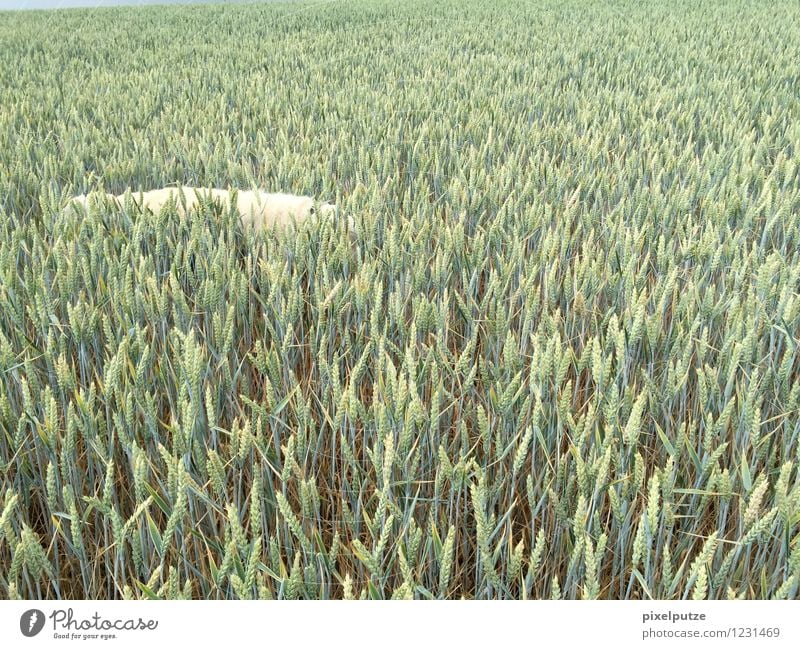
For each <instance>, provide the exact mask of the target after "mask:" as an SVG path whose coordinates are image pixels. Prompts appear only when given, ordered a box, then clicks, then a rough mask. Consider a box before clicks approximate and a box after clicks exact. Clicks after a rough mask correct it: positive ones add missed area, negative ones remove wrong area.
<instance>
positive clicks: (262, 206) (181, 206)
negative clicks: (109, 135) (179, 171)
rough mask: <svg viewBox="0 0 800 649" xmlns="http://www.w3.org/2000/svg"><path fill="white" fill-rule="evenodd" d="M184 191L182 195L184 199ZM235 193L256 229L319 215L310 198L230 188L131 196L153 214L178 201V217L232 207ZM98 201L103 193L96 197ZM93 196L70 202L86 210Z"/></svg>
mask: <svg viewBox="0 0 800 649" xmlns="http://www.w3.org/2000/svg"><path fill="white" fill-rule="evenodd" d="M181 191H182V192H183V195H182V196H181ZM234 193H235V194H236V210H237V211H238V212H239V214H240V215H241V218H242V224H243V225H245V226H252V227H255V228H268V227H272V226H278V227H285V226H287V225H289V224H290V223H291V222H292V220H294V221H296V222H298V223H299V222H301V221H304V220H306V219H309V218H313V217H315V216H316V215H317V208H316V207H315V201H314V199H313V198H311V197H310V196H296V195H294V194H270V193H268V192H262V191H243V190H238V191H236V192H234V191H232V190H228V189H206V188H203V187H182V188H178V187H165V188H164V189H154V190H152V191H147V192H139V193H133V192H131V196H132V197H133V200H134V201H135V202H136V204H137V205H138V206H139V207H140V208H142V209H145V208H146V209H148V210H150V211H151V212H154V213H156V212H159V211H160V210H161V209H162V208H163V207H164V205H166V204H167V203H168V202H169V201H170V200H174V201H175V207H176V209H177V210H178V213H179V214H185V213H186V212H187V211H189V210H191V209H192V208H194V207H196V206H197V204H198V201H199V200H208V199H210V200H212V201H215V202H218V203H220V204H221V205H224V206H226V207H227V206H229V205H231V201H232V199H233V195H234ZM95 196H97V197H98V198H99V197H101V196H103V195H102V194H99V195H95ZM91 197H92V195H91V194H90V195H89V196H87V195H85V194H81V195H79V196H76V197H75V198H73V199H72V201H71V202H74V203H78V204H80V205H81V206H82V207H84V208H85V207H86V205H87V203H88V201H89V199H90V198H91ZM105 198H106V199H107V200H111V201H115V202H117V203H119V204H122V203H123V202H124V199H125V194H119V195H116V196H115V195H114V194H105ZM336 213H337V209H336V206H335V205H332V204H331V203H327V202H324V203H321V204H320V205H319V215H320V216H322V217H323V218H333V217H334V216H335V215H336ZM352 227H353V222H352V219H350V218H348V228H350V229H351V230H352Z"/></svg>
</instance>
